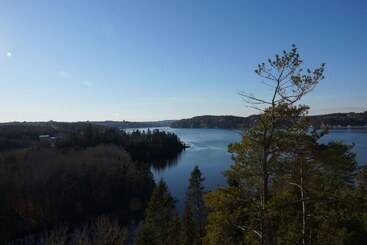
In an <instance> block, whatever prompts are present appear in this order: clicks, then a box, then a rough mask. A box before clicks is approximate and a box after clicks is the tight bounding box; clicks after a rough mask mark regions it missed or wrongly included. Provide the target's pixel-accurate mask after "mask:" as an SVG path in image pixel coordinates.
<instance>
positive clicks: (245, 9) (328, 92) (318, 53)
mask: <svg viewBox="0 0 367 245" xmlns="http://www.w3.org/2000/svg"><path fill="white" fill-rule="evenodd" d="M366 26H367V2H366V1H363V0H360V1H358V0H355V1H297V0H293V1H234V0H233V1H230V0H227V1H225V0H222V1H219V0H218V1H214V0H207V1H204V0H199V1H198V0H193V1H191V0H182V1H178V0H177V1H173V0H167V1H153V0H149V1H148V0H146V1H140V0H134V1H133V0H131V1H122V0H121V1H76V0H72V1H66V0H65V1H40V0H35V1H30V0H29V1H28V0H24V1H16V0H9V1H7V0H2V1H1V3H0V88H1V89H0V92H1V106H0V121H14V120H17V121H24V120H26V121H37V120H58V121H78V120H136V121H144V120H160V119H179V118H186V117H191V116H196V115H203V114H216V115H224V114H234V115H241V116H247V115H249V114H252V113H254V111H251V110H250V109H248V108H246V107H245V106H244V103H243V102H242V100H241V98H240V97H239V96H238V93H239V92H240V91H244V90H245V91H249V92H252V93H254V94H257V95H260V96H266V88H265V87H264V86H263V85H262V84H261V83H260V79H259V78H257V77H256V75H255V74H254V72H253V70H254V68H255V67H256V65H257V64H258V63H260V62H262V61H265V60H267V58H268V57H270V56H273V55H274V54H275V53H278V52H281V51H282V50H284V49H289V48H290V46H291V44H293V43H295V44H296V45H297V46H298V48H299V51H300V53H301V55H302V57H303V60H304V61H305V65H306V66H308V67H311V68H312V67H315V66H317V65H318V64H320V63H322V62H326V64H327V66H326V78H325V80H323V81H322V82H321V83H320V85H319V86H318V87H317V88H316V89H315V90H314V91H313V92H312V94H310V95H308V97H307V98H305V100H304V101H303V102H304V103H308V104H310V105H311V107H312V109H311V113H312V114H319V113H328V112H339V111H342V112H346V111H364V110H367V92H366V91H367V81H366V75H365V74H366V68H367V59H366V55H367V47H366V44H367V28H366Z"/></svg>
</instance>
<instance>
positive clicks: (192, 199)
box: [181, 166, 207, 245]
mask: <svg viewBox="0 0 367 245" xmlns="http://www.w3.org/2000/svg"><path fill="white" fill-rule="evenodd" d="M203 181H204V178H203V177H202V175H201V172H200V169H199V167H198V166H196V167H195V168H194V169H193V171H192V172H191V177H190V182H189V187H188V190H187V192H186V201H185V212H184V216H183V224H182V227H181V234H182V235H181V236H182V244H185V245H189V244H193V245H199V244H202V241H201V238H202V237H203V236H204V233H205V225H206V221H207V210H206V207H205V203H204V199H203V195H204V193H203V191H204V187H203V185H202V182H203Z"/></svg>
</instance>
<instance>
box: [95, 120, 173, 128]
mask: <svg viewBox="0 0 367 245" xmlns="http://www.w3.org/2000/svg"><path fill="white" fill-rule="evenodd" d="M173 122H174V120H163V121H151V122H129V121H93V122H90V123H92V124H95V125H100V126H105V127H113V128H120V129H124V128H153V127H169V126H170V125H171V124H172V123H173Z"/></svg>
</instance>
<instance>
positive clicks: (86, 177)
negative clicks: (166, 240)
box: [0, 122, 185, 241]
mask: <svg viewBox="0 0 367 245" xmlns="http://www.w3.org/2000/svg"><path fill="white" fill-rule="evenodd" d="M45 134H47V135H45ZM40 135H41V136H40ZM45 136H46V137H45ZM0 138H1V142H2V144H1V148H0V191H1V196H0V241H5V240H12V239H15V238H19V237H23V236H27V235H29V234H38V233H40V232H42V231H44V230H49V229H54V228H57V227H58V226H61V225H67V227H68V230H69V231H70V230H72V231H73V232H76V231H75V229H74V228H77V227H84V226H85V227H89V226H90V223H93V222H100V221H101V220H102V221H103V222H110V223H111V222H112V223H113V222H114V224H115V225H117V224H118V225H127V224H129V223H131V222H132V221H133V220H139V219H141V217H142V215H143V211H144V207H145V206H146V203H147V201H148V200H149V197H150V194H151V192H152V190H153V188H154V185H155V184H154V181H153V178H152V173H151V171H150V167H152V166H153V167H157V168H162V167H164V166H165V165H167V164H171V163H172V162H174V161H175V159H176V158H177V157H178V155H179V154H180V152H181V151H182V150H184V148H185V146H184V144H183V143H182V142H181V141H180V140H179V139H178V137H177V136H176V135H174V134H171V133H167V132H162V131H158V130H154V131H150V130H147V131H138V130H136V131H133V132H131V133H126V132H125V131H120V130H118V129H114V128H107V127H102V126H94V125H92V124H88V123H76V124H73V123H55V122H50V123H47V124H45V123H43V124H32V123H30V124H24V123H20V124H3V125H1V126H0ZM102 221H101V222H102ZM112 223H111V224H112ZM88 224H89V226H88ZM91 229H92V228H91ZM35 237H36V238H34V237H32V239H36V241H38V240H39V239H41V238H40V235H37V236H35ZM27 239H30V238H27ZM37 239H38V240H37Z"/></svg>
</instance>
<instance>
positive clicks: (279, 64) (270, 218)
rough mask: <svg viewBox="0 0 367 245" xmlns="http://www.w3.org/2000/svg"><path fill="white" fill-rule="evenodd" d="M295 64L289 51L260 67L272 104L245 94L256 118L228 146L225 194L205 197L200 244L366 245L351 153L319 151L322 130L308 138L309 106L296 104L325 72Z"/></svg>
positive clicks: (336, 146) (341, 148)
mask: <svg viewBox="0 0 367 245" xmlns="http://www.w3.org/2000/svg"><path fill="white" fill-rule="evenodd" d="M301 63H302V61H301V60H300V58H299V54H298V52H297V49H296V48H295V47H294V48H293V49H292V50H291V51H290V52H286V51H284V53H283V55H282V56H281V55H276V57H275V59H274V60H269V63H268V66H267V65H265V63H262V64H260V65H259V66H258V69H257V70H256V73H257V74H258V75H260V76H261V77H263V78H265V79H268V80H269V81H272V82H275V85H274V93H273V95H272V98H271V100H270V101H267V100H265V99H259V98H256V97H253V96H251V95H246V94H245V95H244V96H245V99H246V100H247V102H248V103H250V105H251V106H252V107H254V108H257V109H260V110H261V111H262V113H261V115H260V116H259V119H258V120H257V121H256V123H255V125H254V126H253V127H251V128H250V129H248V130H245V132H244V134H243V139H242V142H240V143H236V144H232V145H230V147H229V150H230V152H231V153H233V159H234V164H233V165H232V166H231V168H230V170H228V171H227V172H226V173H225V176H226V178H227V183H228V185H227V187H223V188H220V189H218V190H216V191H214V192H212V193H210V194H209V195H207V196H206V202H207V206H208V208H209V210H210V212H209V216H208V225H207V234H206V236H205V243H206V244H218V245H219V244H262V245H271V244H289V245H292V244H302V245H311V244H325V245H326V244H364V243H363V241H365V238H366V231H367V229H366V227H367V226H366V224H367V222H366V218H365V217H366V209H365V207H363V205H361V204H362V203H364V201H363V197H362V196H363V194H362V195H361V194H358V193H363V186H365V182H364V181H363V180H364V179H365V177H364V174H363V171H361V172H360V175H359V176H360V177H359V178H358V180H359V181H358V183H357V184H358V185H357V186H358V188H357V190H356V185H355V173H356V161H355V154H353V153H352V152H351V147H350V146H347V145H344V144H342V143H338V142H332V143H329V144H326V145H325V144H320V143H319V139H320V138H321V137H322V136H323V134H324V131H321V130H314V131H313V132H310V130H309V128H310V122H309V118H308V117H307V113H308V107H307V106H304V105H297V103H298V102H299V100H300V99H301V98H302V97H303V96H304V95H305V94H307V93H308V92H309V91H311V90H312V89H313V88H314V86H315V85H316V84H317V83H318V82H319V81H320V80H321V79H322V78H323V71H324V65H321V67H320V68H317V69H315V70H314V71H310V70H307V72H306V73H303V71H302V69H301V68H300V67H299V66H300V64H301ZM268 85H269V84H268ZM269 86H271V85H269ZM260 104H265V105H266V106H267V108H265V109H263V108H260V107H259V105H260ZM356 195H357V197H358V196H359V198H360V202H356V200H358V199H356V198H355V196H356Z"/></svg>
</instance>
